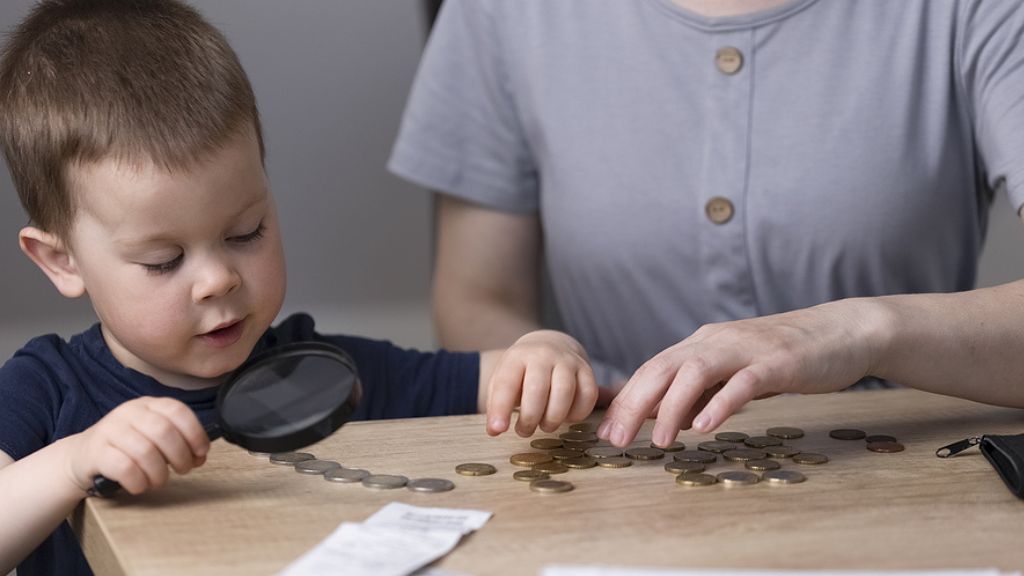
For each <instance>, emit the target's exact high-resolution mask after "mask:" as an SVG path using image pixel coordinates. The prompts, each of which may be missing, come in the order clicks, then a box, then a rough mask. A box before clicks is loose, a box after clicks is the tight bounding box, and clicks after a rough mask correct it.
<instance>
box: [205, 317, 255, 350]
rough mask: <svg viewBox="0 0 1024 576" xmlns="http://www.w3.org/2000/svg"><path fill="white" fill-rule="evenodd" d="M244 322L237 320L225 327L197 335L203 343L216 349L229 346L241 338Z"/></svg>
mask: <svg viewBox="0 0 1024 576" xmlns="http://www.w3.org/2000/svg"><path fill="white" fill-rule="evenodd" d="M244 322H245V320H244V319H242V320H237V321H235V322H232V323H230V324H228V325H226V326H222V327H220V328H216V329H214V330H210V331H209V332H205V333H203V334H200V335H199V338H201V339H202V340H203V341H204V342H206V343H207V344H209V345H211V346H214V347H216V348H223V347H225V346H230V345H232V344H234V343H235V342H237V341H238V339H239V338H241V336H242V328H243V325H244Z"/></svg>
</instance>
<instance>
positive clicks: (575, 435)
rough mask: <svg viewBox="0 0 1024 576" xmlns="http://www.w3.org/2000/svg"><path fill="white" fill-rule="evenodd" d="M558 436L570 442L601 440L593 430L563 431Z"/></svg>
mask: <svg viewBox="0 0 1024 576" xmlns="http://www.w3.org/2000/svg"><path fill="white" fill-rule="evenodd" d="M558 437H559V438H561V439H562V440H568V441H570V442H597V441H598V440H599V438H598V437H597V434H594V433H593V432H563V433H562V434H559V435H558Z"/></svg>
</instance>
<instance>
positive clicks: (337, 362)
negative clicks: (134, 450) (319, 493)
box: [89, 342, 363, 496]
mask: <svg viewBox="0 0 1024 576" xmlns="http://www.w3.org/2000/svg"><path fill="white" fill-rule="evenodd" d="M362 393H363V389H362V385H361V384H360V382H359V375H358V373H357V372H356V365H355V362H354V361H353V360H352V358H351V357H350V356H349V355H348V354H346V353H345V351H343V350H342V349H340V348H338V347H337V346H332V345H330V344H325V343H322V342H297V343H293V344H287V345H285V346H280V347H277V348H273V349H271V350H267V351H266V352H263V353H262V354H259V355H257V356H255V357H253V358H251V359H250V360H249V361H247V362H246V363H245V364H243V365H242V366H240V367H239V368H238V369H237V370H236V371H235V372H234V374H232V376H231V377H230V378H229V379H228V381H227V382H226V383H224V384H222V385H221V387H220V390H219V391H218V392H217V404H216V412H215V420H214V422H212V423H210V424H208V425H207V426H206V427H205V429H206V434H207V435H208V436H209V437H210V440H216V439H217V438H221V437H223V438H224V439H225V440H227V441H228V442H231V443H232V444H237V445H238V446H241V447H242V448H246V449H248V450H252V451H253V452H289V451H292V450H297V449H299V448H302V447H304V446H309V445H310V444H313V443H315V442H319V441H320V440H323V439H324V438H326V437H328V436H330V435H331V434H332V433H333V432H334V431H335V430H337V429H338V428H340V427H341V425H342V424H344V423H345V422H348V420H349V418H350V417H351V416H352V413H353V412H354V411H355V409H356V406H357V405H358V404H359V400H360V398H361V397H362ZM120 489H121V485H120V484H118V483H117V482H115V481H113V480H110V479H108V478H106V477H104V476H102V475H97V476H96V477H94V478H93V487H92V488H90V489H89V494H90V495H91V496H111V495H113V494H114V493H115V492H117V491H118V490H120Z"/></svg>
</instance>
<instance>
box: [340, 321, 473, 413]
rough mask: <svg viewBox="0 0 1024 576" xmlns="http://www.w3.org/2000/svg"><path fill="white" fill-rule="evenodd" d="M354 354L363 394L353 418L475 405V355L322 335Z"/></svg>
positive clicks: (455, 410) (457, 409)
mask: <svg viewBox="0 0 1024 576" xmlns="http://www.w3.org/2000/svg"><path fill="white" fill-rule="evenodd" d="M321 338H323V339H324V340H325V341H327V342H329V343H332V344H334V345H336V346H339V347H340V348H342V349H343V350H345V351H346V352H348V353H349V355H351V356H352V359H353V360H355V363H356V369H357V370H358V372H359V379H360V381H361V382H362V386H363V397H362V400H361V401H360V403H359V406H358V407H357V408H356V412H355V414H354V416H353V417H354V418H355V419H359V420H373V419H379V418H412V417H418V416H445V415H451V414H471V413H474V412H476V411H477V394H478V387H479V378H480V355H479V354H477V353H476V352H471V353H470V352H447V351H438V352H419V351H416V350H407V349H403V348H399V347H397V346H395V345H393V344H391V343H390V342H384V341H378V340H369V339H365V338H357V337H352V336H322V337H321Z"/></svg>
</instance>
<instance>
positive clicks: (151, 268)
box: [141, 253, 185, 275]
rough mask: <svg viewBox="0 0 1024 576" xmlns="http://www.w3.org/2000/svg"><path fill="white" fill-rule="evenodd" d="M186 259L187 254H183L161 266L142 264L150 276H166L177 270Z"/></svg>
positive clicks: (162, 263) (160, 264)
mask: <svg viewBox="0 0 1024 576" xmlns="http://www.w3.org/2000/svg"><path fill="white" fill-rule="evenodd" d="M184 259H185V254H183V253H182V254H178V255H177V256H175V258H174V259H173V260H168V261H167V262H161V263H159V264H141V266H142V267H143V268H145V269H146V272H148V273H149V274H157V275H159V274H166V273H168V272H170V271H172V270H174V269H175V268H177V267H178V266H179V265H180V264H181V261H182V260H184Z"/></svg>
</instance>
